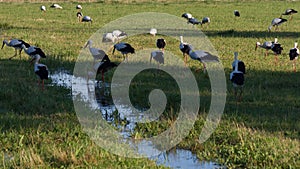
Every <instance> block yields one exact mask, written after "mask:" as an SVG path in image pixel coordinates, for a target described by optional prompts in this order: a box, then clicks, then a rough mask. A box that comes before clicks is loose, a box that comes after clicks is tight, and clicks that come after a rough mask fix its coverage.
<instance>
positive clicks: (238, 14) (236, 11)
mask: <svg viewBox="0 0 300 169" xmlns="http://www.w3.org/2000/svg"><path fill="white" fill-rule="evenodd" d="M233 14H234V16H235V17H240V16H241V14H240V12H239V11H238V10H234V11H233Z"/></svg>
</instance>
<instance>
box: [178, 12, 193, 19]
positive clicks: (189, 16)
mask: <svg viewBox="0 0 300 169" xmlns="http://www.w3.org/2000/svg"><path fill="white" fill-rule="evenodd" d="M181 17H183V18H185V19H187V20H188V19H190V18H192V17H193V16H192V14H190V13H184V14H182V15H181Z"/></svg>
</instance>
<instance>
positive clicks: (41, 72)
mask: <svg viewBox="0 0 300 169" xmlns="http://www.w3.org/2000/svg"><path fill="white" fill-rule="evenodd" d="M40 58H41V56H40V55H38V54H37V55H34V57H33V60H32V61H31V62H33V61H34V73H35V74H36V75H37V76H38V77H39V80H38V85H39V86H40V81H42V90H44V89H45V88H44V80H45V79H46V80H47V79H48V75H49V72H48V67H47V66H46V65H44V64H41V63H39V60H40Z"/></svg>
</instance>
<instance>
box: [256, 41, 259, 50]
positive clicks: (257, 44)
mask: <svg viewBox="0 0 300 169" xmlns="http://www.w3.org/2000/svg"><path fill="white" fill-rule="evenodd" d="M259 45H260V43H259V42H256V44H255V50H256V49H257V47H258V46H259Z"/></svg>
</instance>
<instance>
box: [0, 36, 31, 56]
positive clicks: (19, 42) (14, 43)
mask: <svg viewBox="0 0 300 169" xmlns="http://www.w3.org/2000/svg"><path fill="white" fill-rule="evenodd" d="M4 45H6V46H9V47H13V48H14V49H15V54H14V55H13V56H12V57H10V58H9V60H11V59H12V58H13V57H16V56H17V55H18V54H17V53H18V51H19V55H20V59H21V53H22V50H23V48H22V45H24V46H25V47H29V46H30V45H29V44H28V43H26V42H24V41H23V40H20V39H12V40H10V41H9V42H8V41H7V40H3V44H2V47H1V49H3V47H4Z"/></svg>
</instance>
